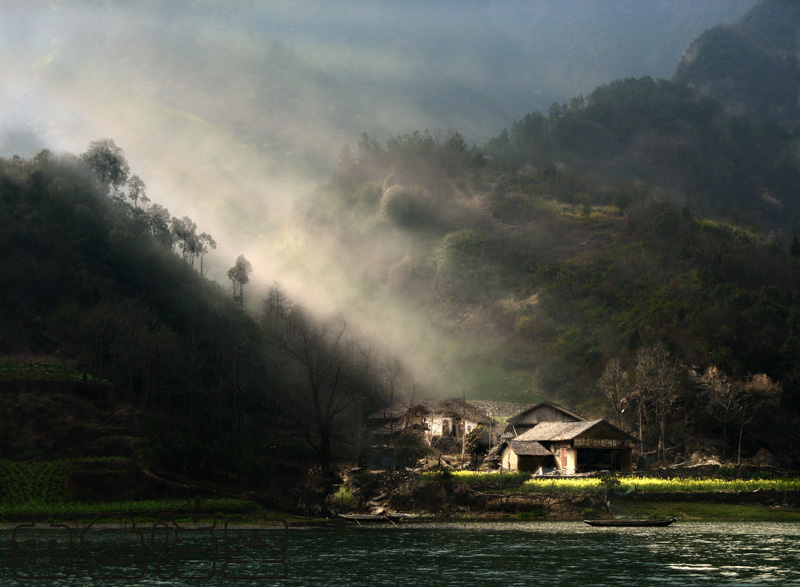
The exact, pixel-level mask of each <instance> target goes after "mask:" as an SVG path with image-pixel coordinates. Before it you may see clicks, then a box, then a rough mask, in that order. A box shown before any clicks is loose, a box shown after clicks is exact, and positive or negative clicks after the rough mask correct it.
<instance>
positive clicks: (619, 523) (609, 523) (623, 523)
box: [584, 516, 677, 528]
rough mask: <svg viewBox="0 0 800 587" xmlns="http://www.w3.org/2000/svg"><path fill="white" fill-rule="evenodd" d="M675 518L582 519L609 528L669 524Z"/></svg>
mask: <svg viewBox="0 0 800 587" xmlns="http://www.w3.org/2000/svg"><path fill="white" fill-rule="evenodd" d="M676 520H677V518H676V517H674V516H673V517H671V518H667V519H666V520H584V522H586V523H587V524H589V525H590V526H606V527H611V528H657V527H663V526H669V525H670V524H672V523H673V522H675V521H676Z"/></svg>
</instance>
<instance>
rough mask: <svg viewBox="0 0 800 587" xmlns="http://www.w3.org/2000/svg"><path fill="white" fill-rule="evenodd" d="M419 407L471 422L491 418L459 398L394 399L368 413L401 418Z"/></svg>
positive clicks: (379, 417) (380, 417)
mask: <svg viewBox="0 0 800 587" xmlns="http://www.w3.org/2000/svg"><path fill="white" fill-rule="evenodd" d="M414 409H420V410H421V411H422V412H423V413H424V414H440V415H443V416H448V417H457V418H466V419H467V420H471V421H473V422H478V423H483V424H490V423H493V421H492V418H491V417H489V415H487V414H486V412H484V411H483V410H482V409H480V408H479V407H478V406H476V405H474V404H473V403H472V402H470V401H469V400H466V401H465V400H463V399H461V398H455V399H439V398H435V399H416V400H413V401H409V400H405V399H402V400H395V402H394V403H393V404H392V405H390V406H387V407H385V408H383V409H380V410H376V411H375V412H373V413H372V414H370V416H369V418H370V419H371V420H389V419H395V420H396V419H399V418H403V417H405V416H406V414H408V412H409V411H411V410H414Z"/></svg>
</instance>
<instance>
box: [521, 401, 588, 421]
mask: <svg viewBox="0 0 800 587" xmlns="http://www.w3.org/2000/svg"><path fill="white" fill-rule="evenodd" d="M539 408H551V409H553V410H556V411H558V412H562V413H563V414H565V415H567V416H569V417H570V418H574V419H575V420H580V421H586V418H584V417H583V416H579V415H578V414H576V413H574V412H570V411H569V410H567V409H566V408H562V407H561V406H559V405H558V404H554V403H553V402H547V401H545V402H541V403H538V404H536V405H535V406H531V407H530V408H527V409H525V410H523V411H521V412H519V413H517V414H516V415H515V416H514V417H513V418H509V419H508V422H509V423H512V424H516V423H518V422H521V420H522V418H523V416H525V414H527V413H529V412H532V411H534V410H537V409H539Z"/></svg>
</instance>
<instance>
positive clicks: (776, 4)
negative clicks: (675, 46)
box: [673, 0, 800, 125]
mask: <svg viewBox="0 0 800 587" xmlns="http://www.w3.org/2000/svg"><path fill="white" fill-rule="evenodd" d="M798 30H800V6H799V5H798V4H797V3H796V2H792V1H790V0H764V1H762V2H760V3H759V4H758V5H756V6H755V7H754V8H753V9H752V10H751V11H750V12H748V13H747V14H746V15H745V16H744V18H743V19H742V20H741V21H739V22H738V23H737V24H735V25H730V26H717V27H714V28H712V29H710V30H708V31H706V32H705V33H703V34H702V35H701V36H700V37H699V38H698V39H697V40H696V41H694V43H692V45H691V46H690V47H689V49H688V50H687V51H686V53H685V54H684V56H683V57H682V59H681V62H680V65H679V66H678V68H677V71H676V73H675V76H674V78H673V79H674V80H675V81H676V82H679V83H683V84H687V85H690V86H692V87H694V88H696V89H697V90H698V91H699V92H701V93H703V94H705V95H708V96H711V97H713V98H715V99H716V100H718V101H719V102H720V103H722V104H723V105H724V107H725V109H726V110H727V111H728V112H729V113H731V114H735V115H746V116H750V117H753V118H756V119H769V120H776V121H779V122H782V123H791V124H793V125H794V124H796V123H797V122H798V119H799V118H800V103H798V91H799V90H800V69H799V68H798V60H797V55H798V49H800V47H799V46H798V34H797V31H798Z"/></svg>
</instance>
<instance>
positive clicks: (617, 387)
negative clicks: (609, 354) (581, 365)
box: [597, 358, 631, 428]
mask: <svg viewBox="0 0 800 587" xmlns="http://www.w3.org/2000/svg"><path fill="white" fill-rule="evenodd" d="M597 387H598V389H599V390H600V393H602V394H603V397H605V398H606V399H607V400H608V403H610V404H611V409H613V410H614V414H616V416H617V425H618V426H619V427H620V428H622V413H623V412H624V401H625V398H626V397H627V396H628V394H629V393H630V390H631V389H630V380H629V378H628V373H627V372H625V371H624V370H623V369H622V362H621V361H620V360H619V359H618V358H614V359H611V360H610V361H609V362H608V364H606V368H605V369H603V372H602V373H601V374H600V378H599V379H598V380H597Z"/></svg>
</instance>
